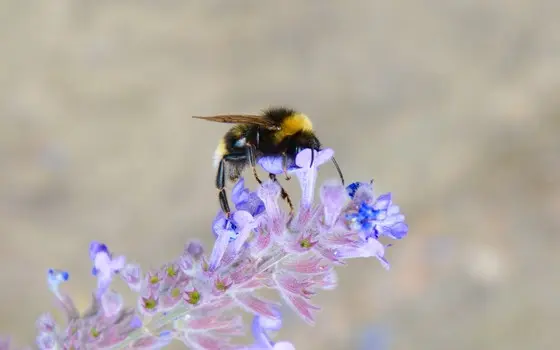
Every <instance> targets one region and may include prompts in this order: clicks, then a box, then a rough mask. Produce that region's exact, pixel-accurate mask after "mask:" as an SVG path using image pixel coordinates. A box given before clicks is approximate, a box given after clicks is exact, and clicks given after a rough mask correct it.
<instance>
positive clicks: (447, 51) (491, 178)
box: [0, 0, 560, 350]
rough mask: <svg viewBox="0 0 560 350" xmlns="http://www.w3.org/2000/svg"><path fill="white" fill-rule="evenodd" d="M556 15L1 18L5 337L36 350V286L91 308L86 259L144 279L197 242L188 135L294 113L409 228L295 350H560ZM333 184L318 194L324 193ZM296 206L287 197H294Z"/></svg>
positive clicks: (71, 1)
mask: <svg viewBox="0 0 560 350" xmlns="http://www.w3.org/2000/svg"><path fill="white" fill-rule="evenodd" d="M559 14H560V3H559V2H558V1H557V0H549V1H545V0H540V1H538V0H537V1H510V0H498V1H488V0H476V1H446V0H425V1H418V2H411V1H403V0H397V1H327V0H325V1H307V2H304V1H296V0H286V1H277V2H269V1H267V2H264V1H262V2H257V1H252V2H251V1H245V2H237V1H230V2H226V1H210V0H208V1H200V2H186V1H185V2H179V1H159V2H156V1H135V2H132V1H77V0H59V1H22V0H13V1H6V0H4V1H0V234H1V238H0V276H1V278H0V281H1V282H0V283H1V288H0V300H1V302H0V333H2V334H11V335H13V336H14V337H15V340H16V341H17V343H18V344H24V343H30V344H32V343H33V342H34V321H35V318H36V317H37V315H39V314H40V313H41V312H44V311H54V310H56V309H55V308H54V305H53V298H52V296H51V294H50V293H49V292H48V290H47V288H46V284H45V271H46V269H47V268H48V267H60V268H65V269H67V270H69V271H70V273H71V283H68V284H67V285H65V288H66V290H67V291H68V292H69V293H71V294H72V295H74V296H76V298H77V299H78V301H79V303H81V304H80V307H85V305H86V301H88V299H89V292H90V290H91V288H92V287H93V285H94V280H93V278H92V277H91V275H90V274H89V272H90V269H91V266H90V265H89V264H90V262H89V259H88V256H87V248H88V244H89V242H90V241H92V240H100V241H103V242H105V243H107V244H108V245H109V246H110V247H111V248H112V249H113V250H114V251H116V252H121V253H124V254H126V255H127V256H128V257H129V258H130V259H132V260H136V261H138V262H139V263H141V264H142V265H143V266H144V267H150V266H153V267H156V266H159V265H160V264H162V263H164V262H166V261H167V260H169V259H171V258H174V257H175V256H177V255H178V254H179V253H180V252H181V250H182V245H183V243H185V242H186V241H187V240H188V239H190V238H193V237H204V238H205V240H206V242H207V243H210V239H211V234H210V230H209V224H210V222H211V220H212V218H213V216H214V214H215V213H216V210H217V201H216V198H215V197H216V191H215V189H214V187H213V176H214V169H213V168H212V166H211V163H212V162H211V155H212V153H213V150H214V147H215V145H216V142H217V139H218V138H219V137H220V136H221V135H222V133H223V132H225V130H226V127H225V126H221V125H217V124H214V125H211V124H209V123H205V122H201V121H195V120H192V119H191V118H190V116H191V115H195V114H197V115H204V114H213V113H225V112H258V111H259V110H260V109H261V108H263V107H267V106H268V105H271V104H288V105H290V106H293V107H296V108H298V109H300V110H301V111H304V112H305V113H307V114H309V115H310V116H311V117H312V118H313V121H314V122H315V126H316V129H317V132H318V134H319V136H320V137H321V139H322V140H323V142H324V143H325V144H326V145H328V146H330V147H333V148H334V149H335V150H336V154H337V158H338V161H339V163H340V164H341V166H342V167H343V169H344V172H345V174H346V177H347V179H349V180H352V179H353V180H365V179H369V178H370V177H374V178H375V180H376V182H377V183H378V185H379V187H380V190H382V191H387V190H390V191H392V192H393V193H394V198H395V201H397V202H398V203H399V204H400V205H401V208H402V210H403V211H404V213H405V214H407V217H408V222H409V225H410V233H409V236H408V237H407V238H406V239H405V240H403V241H400V242H397V244H396V245H395V246H394V247H392V248H390V249H389V252H388V258H389V260H390V261H391V262H392V270H391V271H389V272H386V271H384V270H383V269H382V268H381V266H380V265H379V264H378V263H377V262H375V261H373V260H364V261H353V262H352V263H351V264H350V265H349V266H348V267H345V268H343V269H341V271H340V283H341V286H340V287H339V288H338V289H336V290H335V291H333V292H328V293H324V294H322V295H321V296H320V297H319V302H320V304H321V305H322V306H323V311H322V313H321V314H320V315H319V318H318V323H317V325H316V326H315V327H314V328H311V327H308V326H305V325H304V324H303V322H301V321H299V320H298V319H297V318H295V317H294V316H293V315H288V316H287V321H286V322H285V327H284V329H283V331H282V332H281V335H282V338H284V339H290V340H292V341H293V342H294V343H295V344H296V346H297V348H298V349H358V348H359V346H362V349H368V350H369V349H372V350H375V349H374V345H373V343H369V344H371V345H364V344H358V343H359V340H360V339H363V338H364V337H367V336H366V335H365V334H364V333H367V332H369V329H370V328H371V329H375V330H376V331H379V329H382V330H383V332H382V333H383V336H384V337H385V336H386V337H387V339H386V340H388V341H389V348H390V349H403V350H408V349H427V350H438V349H457V350H462V349H465V350H471V349H507V350H517V349H519V350H526V349H553V348H556V347H557V344H558V342H559V341H560V334H559V332H558V325H559V324H560V269H559V267H560V254H559V253H558V249H559V248H560V246H559V243H560V239H559V234H560V232H559V228H560V183H559V179H560V137H559V136H558V135H559V132H560V101H559V100H558V96H559V94H560V63H559V62H560V21H559V20H558V18H559V17H558V16H559ZM334 176H336V173H335V172H334V170H333V169H330V168H329V167H325V168H324V169H323V171H322V177H323V178H327V177H334ZM290 186H291V187H290V188H292V191H294V190H295V187H293V186H294V184H290Z"/></svg>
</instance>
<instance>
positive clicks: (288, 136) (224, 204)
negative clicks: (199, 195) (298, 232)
mask: <svg viewBox="0 0 560 350" xmlns="http://www.w3.org/2000/svg"><path fill="white" fill-rule="evenodd" d="M193 118H196V119H203V120H208V121H213V122H219V123H233V124H236V125H234V126H233V127H232V128H231V129H229V131H228V132H226V134H225V135H224V137H223V138H222V139H221V140H220V143H219V144H218V147H217V148H216V151H215V152H214V167H215V168H217V169H218V170H217V174H216V188H217V189H218V199H219V201H220V206H221V208H222V211H223V212H224V213H225V214H226V216H228V217H229V215H230V208H229V203H228V199H227V195H226V191H225V185H226V178H227V180H229V181H232V182H235V181H237V180H238V179H239V177H240V176H241V173H242V172H243V170H244V169H245V168H246V167H247V166H250V167H251V169H252V171H253V176H254V177H255V179H256V180H257V182H258V183H259V184H261V183H262V181H261V180H260V178H259V176H258V174H257V170H256V164H257V161H258V160H259V159H260V158H261V157H267V156H281V157H282V159H283V161H282V165H283V172H284V176H285V177H286V180H289V179H290V177H289V176H288V167H289V166H290V165H292V164H294V163H295V157H296V155H297V154H298V152H299V151H301V150H303V149H305V148H311V149H313V150H317V151H318V150H320V149H321V143H320V142H319V139H318V138H317V136H315V133H314V132H313V127H312V124H311V121H310V120H309V118H308V117H307V116H306V115H304V114H301V113H299V112H296V111H294V110H292V109H289V108H284V107H273V108H269V109H267V110H265V111H263V113H262V114H261V115H251V114H231V115H216V116H208V117H200V116H194V117H193ZM312 161H313V160H312ZM332 162H333V164H334V166H335V167H336V170H337V171H338V175H339V176H340V180H341V181H342V183H343V184H344V177H343V175H342V172H341V170H340V167H339V166H338V163H337V161H336V160H335V158H334V157H333V158H332ZM269 178H270V179H271V180H273V181H276V182H278V180H277V178H276V175H275V174H272V173H269ZM278 184H279V183H278ZM280 188H281V196H282V199H284V200H286V201H287V202H288V205H289V206H290V213H292V212H293V204H292V201H291V199H290V196H289V195H288V193H286V191H285V190H284V188H283V187H282V186H281V185H280Z"/></svg>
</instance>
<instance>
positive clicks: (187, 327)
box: [37, 149, 408, 350]
mask: <svg viewBox="0 0 560 350" xmlns="http://www.w3.org/2000/svg"><path fill="white" fill-rule="evenodd" d="M332 155H333V151H332V150H330V149H325V150H321V151H314V150H310V149H306V150H303V151H301V152H300V153H299V154H298V155H297V157H296V160H295V164H294V166H293V167H291V168H290V170H289V172H290V173H292V174H294V175H295V176H297V178H298V180H299V183H300V185H301V191H302V194H301V198H300V200H299V203H298V208H297V210H296V211H295V213H294V214H293V215H290V213H289V212H288V211H287V210H286V209H284V205H283V203H282V201H281V198H280V197H281V187H280V185H279V184H278V183H277V182H275V181H272V180H270V181H267V182H264V183H263V184H262V185H261V186H259V187H258V189H257V190H256V191H254V192H253V191H250V190H249V189H248V188H246V187H245V183H244V181H243V179H241V180H240V181H239V182H238V183H237V184H236V185H235V186H234V188H233V189H232V201H233V204H234V206H235V210H234V211H233V212H232V215H230V216H229V218H228V217H226V216H225V215H223V213H221V212H220V213H218V214H217V216H216V218H215V219H214V221H213V223H212V232H213V234H214V236H215V238H216V240H215V243H214V246H213V248H212V250H211V251H209V252H208V253H206V252H205V250H204V249H203V246H202V245H201V244H200V243H198V242H196V241H193V242H190V243H187V245H186V246H185V249H184V251H183V252H182V254H181V255H180V256H178V257H177V258H176V259H174V260H172V261H170V262H169V263H168V264H165V265H164V266H162V267H161V268H159V269H153V270H150V271H142V270H141V268H140V267H139V266H137V265H135V264H132V263H127V262H126V261H125V258H124V257H122V256H113V254H112V253H111V252H110V251H109V249H108V248H107V246H105V245H104V244H101V243H97V242H94V243H92V244H91V246H90V250H89V251H90V258H91V261H92V264H93V269H92V273H93V275H94V276H95V277H96V278H97V281H98V284H97V289H96V291H95V292H94V293H93V295H92V305H91V307H90V308H89V310H87V311H86V312H85V313H83V314H81V313H80V312H79V311H78V310H77V309H76V307H75V306H74V303H73V302H72V299H71V298H70V297H69V296H68V295H66V294H65V293H63V292H62V291H61V288H60V284H61V283H63V282H65V281H67V280H68V279H69V275H68V273H67V272H64V271H60V270H55V269H51V270H49V271H48V274H47V280H48V285H49V288H50V290H51V291H52V292H53V293H54V295H55V297H56V300H57V302H58V304H59V306H60V307H61V308H62V310H63V311H64V313H65V315H66V324H65V325H58V324H56V323H55V322H54V320H53V318H52V317H51V316H50V315H49V314H45V315H42V316H41V317H39V319H38V321H37V330H38V337H37V345H38V347H39V348H40V349H93V348H95V349H101V348H110V349H124V348H127V349H129V348H134V349H142V348H145V349H156V348H162V347H165V346H166V345H168V344H169V343H170V342H171V341H174V340H178V341H180V342H183V343H184V344H185V345H186V346H187V348H192V349H208V350H212V349H220V350H223V349H246V350H250V349H253V350H256V349H275V350H281V349H284V350H287V349H294V347H293V345H292V344H291V343H289V342H282V341H280V342H275V341H273V340H272V335H271V333H272V332H275V331H278V330H279V329H280V327H281V324H282V322H281V315H280V306H281V303H277V302H275V301H271V300H267V299H265V298H263V297H261V296H259V295H258V294H257V293H256V291H257V290H259V289H264V288H267V289H274V290H275V291H277V292H278V294H279V296H280V298H281V300H282V302H283V304H285V305H288V306H289V307H290V308H291V309H292V310H293V311H294V312H295V313H296V314H297V315H299V317H301V318H302V319H303V320H305V321H306V322H308V323H309V324H313V323H314V320H315V313H316V311H317V310H319V307H318V306H317V305H315V304H314V303H313V301H312V299H313V296H314V295H315V294H316V293H317V292H318V291H320V290H330V289H333V288H335V287H336V284H337V275H336V273H335V270H334V268H335V266H337V265H341V264H345V263H346V261H347V260H348V259H352V258H360V257H375V258H376V259H378V260H379V261H380V262H381V263H382V266H384V267H385V268H389V263H388V262H387V260H386V258H385V249H386V247H387V245H384V244H383V243H381V242H380V239H381V238H382V237H387V238H390V239H394V240H395V239H401V238H403V237H405V236H406V234H407V231H408V227H407V225H406V224H405V222H404V216H403V215H402V214H401V213H400V210H399V207H398V206H396V205H394V204H393V202H392V197H391V194H383V195H381V196H379V197H376V196H375V194H374V191H373V183H372V182H363V183H362V182H356V183H352V184H351V185H349V186H348V187H344V186H343V185H342V184H340V183H339V182H338V181H327V182H326V183H324V184H323V185H322V186H321V187H320V191H319V197H320V202H318V203H316V202H315V200H314V196H315V191H314V190H315V187H316V180H317V171H318V167H319V166H321V165H322V164H323V163H325V162H327V161H329V160H330V158H331V157H332ZM260 165H261V166H262V167H263V168H265V169H266V170H267V171H269V172H272V173H276V172H280V171H281V170H278V169H281V168H282V160H281V159H277V158H268V159H267V158H263V159H261V162H260ZM115 277H118V278H120V279H122V280H123V281H124V282H125V283H126V284H127V285H128V286H129V288H130V289H131V290H132V291H134V292H136V293H137V295H138V297H137V301H136V305H135V306H134V307H125V306H124V303H123V298H122V297H121V296H120V295H119V294H117V293H116V292H114V291H113V290H112V289H111V283H112V281H113V280H114V279H115ZM237 309H242V310H244V311H246V312H249V313H250V314H253V315H254V320H253V324H252V333H253V336H254V339H255V341H254V344H252V345H249V346H241V345H237V344H236V342H235V338H236V337H238V336H242V335H244V325H243V322H242V319H241V317H240V315H239V314H236V311H237Z"/></svg>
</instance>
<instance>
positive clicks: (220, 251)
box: [209, 228, 231, 271]
mask: <svg viewBox="0 0 560 350" xmlns="http://www.w3.org/2000/svg"><path fill="white" fill-rule="evenodd" d="M216 232H217V233H218V238H217V239H216V241H215V242H214V248H213V249H212V254H211V255H210V261H209V269H210V271H215V270H216V268H217V267H218V265H219V264H220V262H221V261H222V258H223V257H224V254H225V253H226V250H227V247H228V245H229V241H230V239H231V232H230V230H227V229H221V228H218V229H216Z"/></svg>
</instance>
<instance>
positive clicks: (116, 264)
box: [111, 255, 126, 272]
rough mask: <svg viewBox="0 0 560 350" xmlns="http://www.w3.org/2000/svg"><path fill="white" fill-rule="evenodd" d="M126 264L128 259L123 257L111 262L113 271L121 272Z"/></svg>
mask: <svg viewBox="0 0 560 350" xmlns="http://www.w3.org/2000/svg"><path fill="white" fill-rule="evenodd" d="M125 263H126V258H125V257H124V256H123V255H120V256H118V257H116V258H114V259H112V260H111V270H113V271H115V272H116V271H119V270H121V269H122V268H123V267H124V265H125Z"/></svg>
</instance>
